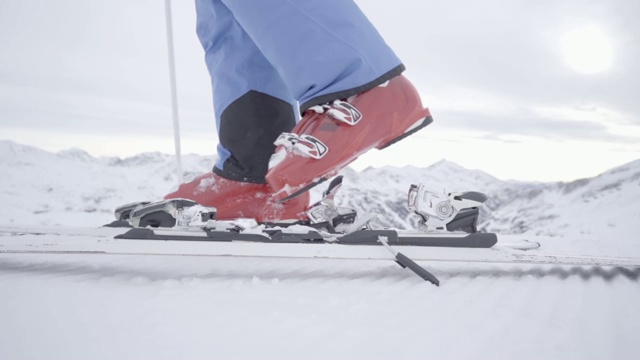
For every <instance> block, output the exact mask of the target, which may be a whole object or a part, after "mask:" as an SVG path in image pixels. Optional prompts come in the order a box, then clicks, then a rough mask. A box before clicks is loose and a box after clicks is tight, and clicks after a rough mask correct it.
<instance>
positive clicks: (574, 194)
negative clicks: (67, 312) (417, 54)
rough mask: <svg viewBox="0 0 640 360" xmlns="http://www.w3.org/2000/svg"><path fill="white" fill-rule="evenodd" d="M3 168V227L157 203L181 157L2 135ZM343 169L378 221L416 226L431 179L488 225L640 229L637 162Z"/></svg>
mask: <svg viewBox="0 0 640 360" xmlns="http://www.w3.org/2000/svg"><path fill="white" fill-rule="evenodd" d="M213 162H214V158H213V156H201V155H185V156H183V169H184V175H185V179H187V180H188V179H191V178H193V177H194V176H195V175H197V174H200V173H202V172H206V171H210V169H211V166H212V165H213ZM0 168H1V169H2V176H0V203H1V204H2V205H3V206H1V207H0V224H3V225H33V226H43V225H45V226H46V225H65V226H97V225H101V224H104V223H107V222H110V221H111V220H112V219H113V215H112V214H113V210H114V209H115V207H117V206H119V205H122V204H125V203H130V202H135V201H142V200H157V199H160V198H161V197H162V195H163V194H165V193H167V192H169V191H171V190H172V189H174V188H175V186H176V184H177V176H176V174H175V158H174V157H173V156H172V155H167V154H161V153H143V154H140V155H137V156H133V157H129V158H124V159H121V158H116V157H99V158H96V157H93V156H91V155H89V154H88V153H86V152H85V151H82V150H79V149H71V150H65V151H62V152H58V153H51V152H47V151H44V150H40V149H37V148H34V147H30V146H25V145H20V144H16V143H13V142H10V141H0ZM342 174H343V175H344V182H343V184H344V185H343V187H342V189H341V190H340V192H339V194H338V196H337V197H336V201H337V203H338V204H339V205H340V206H346V207H352V208H355V209H356V210H358V213H360V214H362V213H367V214H376V215H377V217H376V220H375V222H377V223H378V224H379V225H381V226H390V227H397V228H403V229H412V228H414V227H415V226H416V225H417V221H418V217H417V216H416V215H414V214H411V213H410V212H409V211H408V210H407V208H406V198H407V191H408V189H409V187H410V185H411V184H416V183H425V184H429V186H431V187H436V188H438V187H440V188H443V189H446V190H447V191H454V192H457V191H471V190H473V191H480V192H483V193H485V194H486V195H487V196H488V197H489V200H488V201H487V202H486V203H485V206H483V208H482V209H481V216H480V222H479V227H480V228H481V229H482V230H483V231H494V232H499V233H503V234H532V235H545V236H580V237H589V238H594V237H596V238H600V239H605V238H611V237H615V238H627V239H630V241H631V240H632V239H635V238H636V237H637V236H638V235H637V234H639V233H640V160H636V161H633V162H631V163H628V164H625V165H623V166H619V167H616V168H614V169H611V170H609V171H606V172H604V173H602V174H600V175H597V176H595V177H592V178H586V179H580V180H576V181H572V182H567V183H565V182H554V183H534V182H521V181H504V180H500V179H497V178H495V177H493V176H491V175H490V174H487V173H485V172H483V171H481V170H470V169H466V168H464V167H461V166H459V165H457V164H455V163H452V162H449V161H446V160H442V161H439V162H437V163H435V164H433V165H431V166H429V167H426V168H416V167H410V166H407V167H401V168H400V167H383V168H368V169H365V170H363V171H360V172H358V171H355V170H353V169H351V168H347V169H345V170H343V171H342ZM322 187H323V186H322V185H321V186H320V188H322Z"/></svg>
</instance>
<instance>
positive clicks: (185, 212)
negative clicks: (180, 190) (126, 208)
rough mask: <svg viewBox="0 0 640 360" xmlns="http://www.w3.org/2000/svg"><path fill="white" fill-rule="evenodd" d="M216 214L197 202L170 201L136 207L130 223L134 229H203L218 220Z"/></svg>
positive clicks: (214, 209)
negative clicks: (148, 227) (212, 221)
mask: <svg viewBox="0 0 640 360" xmlns="http://www.w3.org/2000/svg"><path fill="white" fill-rule="evenodd" d="M216 213H217V211H216V208H214V207H205V206H202V205H199V204H198V203H196V202H195V201H191V200H187V199H170V200H163V201H158V202H155V203H149V204H146V205H140V206H138V207H136V208H135V209H133V210H132V211H131V215H130V219H129V221H130V223H131V225H132V226H133V227H134V228H144V227H147V226H150V227H163V228H171V227H175V226H178V227H203V226H205V225H207V223H208V222H209V221H211V220H216Z"/></svg>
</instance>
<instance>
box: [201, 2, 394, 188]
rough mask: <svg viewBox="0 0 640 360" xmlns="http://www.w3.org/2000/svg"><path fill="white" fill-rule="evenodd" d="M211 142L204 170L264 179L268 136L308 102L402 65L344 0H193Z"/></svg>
mask: <svg viewBox="0 0 640 360" xmlns="http://www.w3.org/2000/svg"><path fill="white" fill-rule="evenodd" d="M196 12H197V34H198V37H199V39H200V42H201V43H202V46H203V48H204V50H205V61H206V64H207V68H208V70H209V73H210V75H211V85H212V89H213V102H214V109H215V117H216V123H217V128H218V136H219V139H220V143H219V145H218V155H219V161H218V162H217V163H216V165H215V166H214V169H213V171H214V172H216V173H217V174H218V175H220V176H223V177H226V178H229V179H232V180H237V181H244V182H254V183H264V182H265V180H264V176H265V174H266V172H267V169H268V162H269V157H270V156H271V154H272V153H273V151H274V149H275V146H274V145H273V142H274V141H275V140H276V138H277V137H278V136H279V135H280V134H281V133H282V132H287V131H290V130H291V129H292V128H293V126H294V125H295V123H296V120H297V114H298V113H299V112H303V111H304V110H306V109H308V108H309V107H311V106H313V105H318V104H322V103H326V102H329V101H332V100H335V99H343V98H346V97H349V96H351V95H355V94H359V93H361V92H363V91H366V90H369V89H371V88H373V87H375V86H377V85H379V84H382V83H384V82H385V81H387V80H389V79H391V78H392V77H395V76H397V75H399V74H400V73H401V72H402V71H403V70H404V66H403V65H402V63H401V62H400V60H399V59H398V57H397V56H396V55H395V54H394V52H393V51H392V50H391V49H390V48H389V46H388V45H387V44H386V43H385V42H384V40H383V39H382V37H381V36H380V34H379V33H378V31H377V30H376V29H375V28H374V26H373V25H372V24H371V23H370V22H369V20H368V19H367V18H366V16H365V15H364V14H363V13H362V11H361V10H360V9H359V8H358V6H357V5H356V4H355V3H354V2H353V1H352V0H196Z"/></svg>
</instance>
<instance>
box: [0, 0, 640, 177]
mask: <svg viewBox="0 0 640 360" xmlns="http://www.w3.org/2000/svg"><path fill="white" fill-rule="evenodd" d="M357 3H358V4H359V5H360V7H361V8H362V10H363V11H364V13H365V14H366V15H367V16H368V17H369V18H370V20H371V21H372V22H373V23H374V25H375V26H376V27H377V28H378V30H379V31H380V33H381V34H382V36H383V37H384V38H385V40H386V41H387V42H388V43H389V45H390V46H391V47H392V48H393V49H394V50H395V51H396V53H397V54H398V55H399V56H400V58H401V59H402V61H403V62H404V64H405V65H406V67H407V72H406V75H407V76H408V77H409V78H410V79H411V80H412V81H413V82H414V83H415V85H416V87H417V88H418V90H419V91H420V93H421V95H422V98H423V102H424V103H425V105H426V106H428V107H429V108H430V109H431V111H432V114H433V117H434V123H433V124H432V125H430V126H429V127H427V128H426V129H425V130H423V131H421V132H420V133H418V134H416V135H414V136H412V137H410V138H408V139H406V140H404V141H402V142H400V143H398V144H396V145H394V146H392V147H390V148H388V149H386V150H384V151H380V152H378V151H375V150H373V151H372V152H370V153H368V154H366V155H365V156H363V157H361V158H360V159H359V160H357V161H356V163H354V167H355V168H357V169H363V168H366V167H368V166H375V167H379V166H385V165H395V166H404V165H414V166H427V165H429V164H431V163H433V162H436V161H438V160H440V159H447V160H450V161H454V162H456V163H458V164H460V165H462V166H465V167H467V168H472V169H481V170H484V171H486V172H488V173H490V174H492V175H494V176H497V177H499V178H501V179H517V180H528V181H571V180H574V179H578V178H582V177H590V176H595V175H597V174H599V173H600V172H603V171H605V170H607V169H610V168H612V167H615V166H618V165H621V164H624V163H626V162H629V161H632V160H635V159H638V158H640V101H638V96H639V94H640V70H639V69H638V66H637V64H640V46H638V44H640V24H639V23H638V22H637V14H640V2H638V1H635V0H608V1H594V0H564V1H562V2H560V1H554V0H540V1H524V0H510V1H501V0H485V1H482V2H478V1H472V0H457V1H435V0H421V1H415V0H396V1H394V2H393V6H389V4H390V2H389V1H387V0H359V1H357ZM172 9H173V20H174V37H175V51H176V53H175V55H176V70H177V81H178V101H179V113H180V123H181V131H182V136H181V137H182V148H183V152H185V153H199V154H214V153H215V147H216V145H217V141H218V140H217V135H216V130H215V120H214V118H213V104H212V100H211V89H210V79H209V75H208V73H207V71H206V68H205V65H204V60H203V51H202V49H201V47H200V44H199V42H198V40H197V38H196V35H195V8H194V4H193V1H191V0H174V1H173V7H172ZM165 36H166V29H165V14H164V2H163V1H160V0H126V1H125V0H110V1H86V0H56V1H47V0H32V1H23V0H2V1H0V49H1V50H0V139H5V140H12V141H15V142H18V143H22V144H27V145H33V146H37V147H39V148H42V149H46V150H51V151H59V150H62V149H68V148H80V149H83V150H86V151H88V152H89V153H90V154H92V155H96V156H101V155H109V156H129V155H134V154H137V153H140V152H143V151H160V152H165V153H172V152H173V151H174V145H173V135H172V120H171V106H170V92H169V75H168V65H167V48H166V37H165Z"/></svg>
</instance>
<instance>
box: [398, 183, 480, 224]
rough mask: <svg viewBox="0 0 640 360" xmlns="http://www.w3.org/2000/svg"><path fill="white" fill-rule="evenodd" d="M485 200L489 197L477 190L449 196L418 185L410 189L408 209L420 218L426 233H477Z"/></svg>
mask: <svg viewBox="0 0 640 360" xmlns="http://www.w3.org/2000/svg"><path fill="white" fill-rule="evenodd" d="M486 200H487V196H486V195H484V194H482V193H479V192H475V191H468V192H463V193H447V192H446V191H445V190H444V189H442V190H441V191H439V190H435V189H432V188H429V187H427V186H426V185H424V184H418V185H411V188H410V189H409V200H408V207H409V210H411V211H413V212H415V213H416V214H418V215H419V216H420V217H421V220H420V225H421V226H422V227H423V229H424V230H426V231H465V232H468V233H475V232H477V231H478V229H477V222H478V214H479V211H480V210H479V207H480V206H482V203H484V202H485V201H486Z"/></svg>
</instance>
